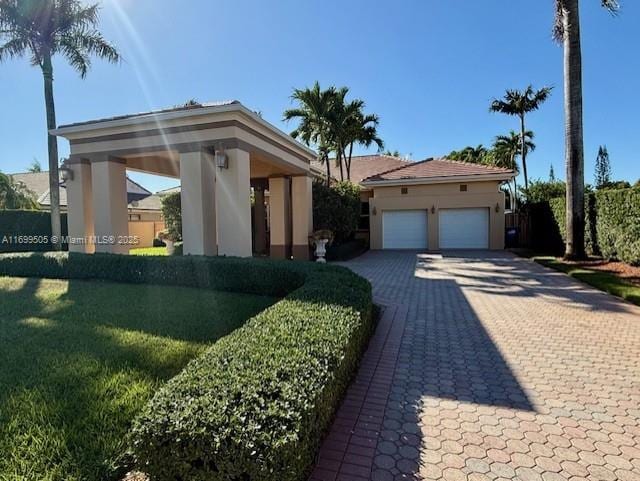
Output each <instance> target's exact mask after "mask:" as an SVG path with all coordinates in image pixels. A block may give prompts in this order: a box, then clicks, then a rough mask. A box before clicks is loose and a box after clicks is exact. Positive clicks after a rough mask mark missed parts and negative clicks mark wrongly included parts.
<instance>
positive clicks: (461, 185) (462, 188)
mask: <svg viewBox="0 0 640 481" xmlns="http://www.w3.org/2000/svg"><path fill="white" fill-rule="evenodd" d="M466 191H467V184H460V192H466Z"/></svg>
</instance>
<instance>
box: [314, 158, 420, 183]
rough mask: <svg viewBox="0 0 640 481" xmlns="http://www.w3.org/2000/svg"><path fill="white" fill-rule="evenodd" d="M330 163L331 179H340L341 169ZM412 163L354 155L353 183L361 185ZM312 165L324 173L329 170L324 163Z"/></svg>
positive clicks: (395, 159)
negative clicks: (381, 174)
mask: <svg viewBox="0 0 640 481" xmlns="http://www.w3.org/2000/svg"><path fill="white" fill-rule="evenodd" d="M329 162H331V177H333V178H335V179H339V176H340V167H336V166H335V159H330V160H329ZM411 163H413V162H411V161H410V160H406V159H401V158H400V157H394V156H392V155H385V154H374V155H354V156H353V157H351V181H352V182H356V183H360V182H362V181H363V180H364V179H366V178H367V177H371V176H374V175H376V174H380V173H382V172H386V171H389V170H392V169H396V168H398V167H406V166H407V165H409V164H411ZM311 165H312V167H314V168H316V169H318V170H319V171H321V172H323V173H324V172H326V169H327V168H326V166H325V165H324V164H323V163H320V162H318V161H314V162H312V163H311ZM345 175H346V173H345Z"/></svg>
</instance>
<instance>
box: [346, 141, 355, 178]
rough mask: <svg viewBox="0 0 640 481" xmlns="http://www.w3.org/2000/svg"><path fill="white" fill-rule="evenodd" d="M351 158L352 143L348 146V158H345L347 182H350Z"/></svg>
mask: <svg viewBox="0 0 640 481" xmlns="http://www.w3.org/2000/svg"><path fill="white" fill-rule="evenodd" d="M352 157H353V142H351V143H350V144H349V157H347V156H345V162H346V164H347V180H348V181H351V158H352Z"/></svg>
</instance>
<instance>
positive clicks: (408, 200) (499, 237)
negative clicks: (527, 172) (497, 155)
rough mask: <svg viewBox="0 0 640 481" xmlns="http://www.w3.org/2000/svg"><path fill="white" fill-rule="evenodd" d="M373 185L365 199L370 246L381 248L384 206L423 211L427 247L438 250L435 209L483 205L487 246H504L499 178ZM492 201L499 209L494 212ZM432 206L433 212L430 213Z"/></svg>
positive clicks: (502, 198) (501, 194)
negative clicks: (426, 230)
mask: <svg viewBox="0 0 640 481" xmlns="http://www.w3.org/2000/svg"><path fill="white" fill-rule="evenodd" d="M463 184H464V185H466V186H467V191H466V192H461V191H460V185H461V184H460V183H447V184H423V185H407V186H404V188H406V189H407V193H406V194H402V188H403V187H402V186H388V187H387V186H384V187H374V189H373V197H372V198H370V199H369V215H370V236H371V237H370V239H371V241H370V242H371V249H382V247H383V246H382V213H383V212H384V211H385V210H418V209H424V210H426V211H427V216H428V221H427V226H428V227H427V229H428V248H429V250H438V249H439V248H440V246H439V239H438V233H439V225H438V217H439V216H438V211H439V209H452V208H474V207H486V208H488V209H489V248H490V249H504V193H503V192H501V191H500V189H499V187H500V182H499V181H482V182H464V183H463ZM496 204H497V205H498V210H499V212H496ZM432 207H435V213H432V211H431V210H432Z"/></svg>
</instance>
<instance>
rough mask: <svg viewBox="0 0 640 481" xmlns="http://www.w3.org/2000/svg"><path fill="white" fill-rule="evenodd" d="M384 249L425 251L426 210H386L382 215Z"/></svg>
mask: <svg viewBox="0 0 640 481" xmlns="http://www.w3.org/2000/svg"><path fill="white" fill-rule="evenodd" d="M382 247H383V248H384V249H426V248H427V211H426V210H386V211H384V212H383V213H382Z"/></svg>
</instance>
